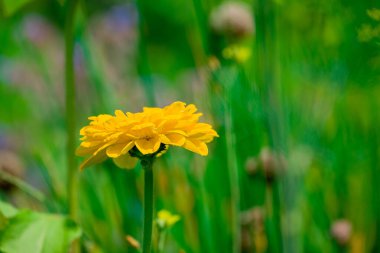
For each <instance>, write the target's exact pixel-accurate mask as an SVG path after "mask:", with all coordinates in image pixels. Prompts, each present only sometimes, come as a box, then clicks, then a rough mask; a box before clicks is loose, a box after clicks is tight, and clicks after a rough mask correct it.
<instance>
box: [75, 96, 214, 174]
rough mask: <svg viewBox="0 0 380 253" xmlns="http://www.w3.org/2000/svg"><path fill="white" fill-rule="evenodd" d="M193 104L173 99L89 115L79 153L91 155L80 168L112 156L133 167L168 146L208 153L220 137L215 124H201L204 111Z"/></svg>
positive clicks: (123, 166) (118, 163) (83, 129)
mask: <svg viewBox="0 0 380 253" xmlns="http://www.w3.org/2000/svg"><path fill="white" fill-rule="evenodd" d="M196 111H197V108H196V107H195V105H193V104H189V105H186V104H185V103H183V102H174V103H172V104H170V105H168V106H166V107H164V108H157V107H154V108H152V107H145V108H144V109H143V111H142V112H139V113H130V112H127V113H123V112H122V111H120V110H116V111H115V116H113V115H108V114H101V115H99V116H94V117H89V120H91V122H90V124H89V125H87V126H85V127H83V128H82V129H81V130H80V134H81V135H82V138H81V141H82V142H81V144H80V146H79V147H78V149H77V151H76V153H77V155H79V156H87V157H88V158H87V159H86V160H85V161H84V162H83V163H82V164H81V166H80V168H81V169H83V168H85V167H88V166H91V165H93V164H96V163H100V162H102V161H104V160H106V159H107V158H112V159H113V160H114V162H115V163H116V165H118V166H119V167H122V168H133V167H134V166H135V164H136V162H137V160H138V159H137V158H141V157H142V156H145V155H152V156H159V155H161V154H162V153H163V152H165V151H166V149H167V148H168V145H173V146H180V147H183V148H185V149H188V150H190V151H193V152H195V153H198V154H200V155H203V156H205V155H207V154H208V148H207V145H206V144H207V143H209V142H211V141H212V140H213V139H214V137H218V134H217V133H216V132H215V130H213V129H212V126H211V125H209V124H206V123H199V122H198V121H199V117H200V116H201V115H202V114H201V113H196Z"/></svg>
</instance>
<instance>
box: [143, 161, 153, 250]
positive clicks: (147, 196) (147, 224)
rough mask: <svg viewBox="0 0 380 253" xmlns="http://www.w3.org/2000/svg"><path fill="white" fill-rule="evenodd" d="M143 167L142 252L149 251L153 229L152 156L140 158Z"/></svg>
mask: <svg viewBox="0 0 380 253" xmlns="http://www.w3.org/2000/svg"><path fill="white" fill-rule="evenodd" d="M141 165H142V166H143V168H144V226H143V230H144V232H143V253H150V249H151V245H152V229H153V169H152V167H153V158H151V159H147V160H142V161H141Z"/></svg>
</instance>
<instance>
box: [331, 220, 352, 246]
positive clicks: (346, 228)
mask: <svg viewBox="0 0 380 253" xmlns="http://www.w3.org/2000/svg"><path fill="white" fill-rule="evenodd" d="M351 234H352V225H351V222H350V221H348V220H345V219H341V220H336V221H334V223H333V224H332V226H331V236H332V237H333V238H334V239H335V240H336V241H337V243H338V244H340V245H342V246H344V245H347V243H348V242H349V240H350V238H351Z"/></svg>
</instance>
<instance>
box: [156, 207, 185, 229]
mask: <svg viewBox="0 0 380 253" xmlns="http://www.w3.org/2000/svg"><path fill="white" fill-rule="evenodd" d="M180 219H181V217H180V216H179V215H174V214H172V213H170V212H169V211H167V210H161V211H159V212H158V214H157V219H156V223H157V226H158V227H159V228H160V229H166V228H170V227H171V226H173V225H174V224H175V223H177V222H178V221H179V220H180Z"/></svg>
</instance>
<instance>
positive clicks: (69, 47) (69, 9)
mask: <svg viewBox="0 0 380 253" xmlns="http://www.w3.org/2000/svg"><path fill="white" fill-rule="evenodd" d="M77 6H78V0H68V1H66V10H65V11H66V14H65V91H66V96H65V105H66V124H67V125H66V126H67V128H66V129H67V132H66V134H67V154H66V155H67V199H68V209H69V215H70V217H71V218H72V219H73V220H77V210H78V208H77V205H78V199H77V196H78V168H77V166H76V161H75V137H76V128H75V125H76V108H75V107H76V106H75V93H76V92H75V75H74V27H75V14H76V10H77ZM71 252H73V253H78V252H80V246H79V242H78V241H74V243H73V245H72V249H71Z"/></svg>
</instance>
